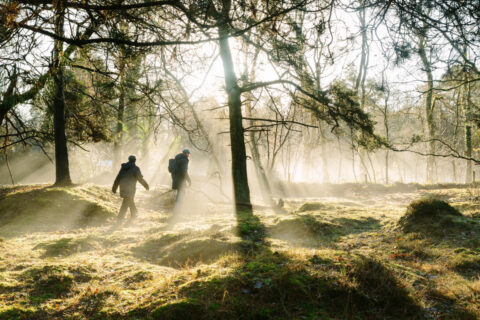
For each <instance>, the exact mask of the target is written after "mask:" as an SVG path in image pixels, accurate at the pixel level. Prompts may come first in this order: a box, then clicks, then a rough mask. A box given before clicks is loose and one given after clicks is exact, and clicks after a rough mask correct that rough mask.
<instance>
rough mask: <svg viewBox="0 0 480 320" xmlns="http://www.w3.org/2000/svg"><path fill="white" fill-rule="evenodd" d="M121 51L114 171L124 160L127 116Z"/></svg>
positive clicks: (123, 64)
mask: <svg viewBox="0 0 480 320" xmlns="http://www.w3.org/2000/svg"><path fill="white" fill-rule="evenodd" d="M120 52H122V54H121V55H120V57H119V61H118V66H119V67H118V69H119V70H118V71H119V73H120V87H119V96H118V109H117V126H116V130H115V138H114V142H113V171H115V170H118V167H119V166H120V163H121V162H122V146H123V127H124V116H125V61H124V55H123V50H120Z"/></svg>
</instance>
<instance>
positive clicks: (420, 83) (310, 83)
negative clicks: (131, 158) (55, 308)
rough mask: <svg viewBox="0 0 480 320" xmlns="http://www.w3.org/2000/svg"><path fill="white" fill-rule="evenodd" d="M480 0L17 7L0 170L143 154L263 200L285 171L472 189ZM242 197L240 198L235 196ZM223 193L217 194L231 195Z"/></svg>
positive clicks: (244, 202)
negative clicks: (183, 162)
mask: <svg viewBox="0 0 480 320" xmlns="http://www.w3.org/2000/svg"><path fill="white" fill-rule="evenodd" d="M479 12H480V7H479V3H478V1H464V2H459V1H435V0H432V1H426V0H425V1H415V2H412V1H389V2H388V3H386V2H384V1H378V2H377V1H366V0H365V1H363V0H362V1H318V0H303V1H302V0H291V1H261V0H251V1H248V0H246V1H230V0H221V1H220V0H218V1H211V0H206V1H88V2H83V1H73V0H71V1H62V0H59V1H54V2H51V1H4V2H3V3H2V4H0V19H1V26H0V41H1V47H0V52H1V54H0V64H1V67H0V79H1V80H0V90H1V96H0V121H1V122H0V123H1V128H0V134H1V135H0V137H1V141H0V143H1V146H2V160H1V161H2V163H1V172H0V175H1V176H0V177H1V178H0V179H1V180H0V182H1V183H2V184H8V183H33V182H51V183H53V182H55V183H56V184H58V185H68V184H70V183H72V182H73V183H82V182H89V181H90V182H96V183H106V184H110V183H111V181H112V179H113V175H114V174H115V173H116V171H117V170H118V168H119V164H120V163H121V162H125V161H126V157H127V156H128V155H129V154H136V155H137V158H138V163H139V165H140V167H141V168H142V170H143V173H144V176H145V177H146V179H147V180H148V181H149V182H152V183H153V184H169V183H170V177H169V175H168V171H167V164H168V158H170V157H172V156H174V155H175V154H176V153H178V152H179V151H180V150H182V149H183V148H185V147H188V148H190V149H191V151H192V157H191V167H190V171H191V173H192V178H193V180H194V184H195V180H197V181H201V183H205V184H208V185H209V187H208V188H206V189H204V190H205V191H207V190H208V193H209V194H210V196H212V197H220V198H222V199H223V200H222V201H227V200H229V199H235V203H236V204H237V208H249V207H250V206H251V202H252V200H251V195H252V196H253V197H257V198H262V199H263V200H265V201H266V202H269V201H272V199H271V198H272V192H271V190H272V189H273V188H275V187H276V186H277V185H278V184H279V183H280V182H282V181H283V182H311V183H322V182H323V183H343V182H361V183H364V182H368V183H387V184H390V183H394V182H419V183H447V182H455V183H470V182H472V179H473V175H474V174H473V172H474V170H475V164H476V163H478V152H477V148H478V144H479V140H478V122H479V110H478V104H479V99H480V98H479V97H480V87H479V79H480V76H479V70H478V56H479V55H478V53H479V52H478V51H479V44H480V30H479V25H478V23H477V22H478V19H479ZM232 195H233V197H232ZM217 200H218V199H217Z"/></svg>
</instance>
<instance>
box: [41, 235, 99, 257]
mask: <svg viewBox="0 0 480 320" xmlns="http://www.w3.org/2000/svg"><path fill="white" fill-rule="evenodd" d="M99 247H100V244H99V243H98V242H97V241H96V239H95V238H94V237H86V238H77V239H75V238H62V239H59V240H54V241H50V242H41V243H39V244H38V245H36V246H35V247H34V248H33V249H43V250H45V252H44V254H43V256H44V257H57V256H69V255H72V254H74V253H78V252H85V251H91V250H95V249H98V248H99Z"/></svg>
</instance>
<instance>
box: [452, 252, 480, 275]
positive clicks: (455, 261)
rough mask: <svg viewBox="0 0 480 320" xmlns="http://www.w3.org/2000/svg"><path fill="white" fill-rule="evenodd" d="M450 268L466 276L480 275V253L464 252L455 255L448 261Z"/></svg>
mask: <svg viewBox="0 0 480 320" xmlns="http://www.w3.org/2000/svg"><path fill="white" fill-rule="evenodd" d="M448 266H449V267H450V268H451V269H453V270H455V271H457V272H459V273H462V274H464V275H470V276H473V277H475V276H477V277H478V276H479V275H480V253H479V252H473V251H464V252H460V253H459V254H455V255H454V256H453V257H451V258H450V259H449V260H448Z"/></svg>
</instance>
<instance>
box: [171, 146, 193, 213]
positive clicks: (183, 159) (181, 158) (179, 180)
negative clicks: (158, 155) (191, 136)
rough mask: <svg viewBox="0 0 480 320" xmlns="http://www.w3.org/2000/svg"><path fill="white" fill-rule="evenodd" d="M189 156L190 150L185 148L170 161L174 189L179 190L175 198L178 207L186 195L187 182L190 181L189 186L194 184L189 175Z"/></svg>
mask: <svg viewBox="0 0 480 320" xmlns="http://www.w3.org/2000/svg"><path fill="white" fill-rule="evenodd" d="M189 157H190V151H189V150H188V149H185V150H183V152H182V153H179V154H177V155H176V156H175V159H170V160H169V162H168V171H169V172H170V173H171V174H172V189H173V190H176V191H177V196H176V198H175V207H176V208H177V206H178V205H179V203H180V202H181V201H182V199H183V196H184V195H185V187H186V183H185V182H188V186H191V185H192V180H190V176H189V175H188V162H189V160H188V158H189Z"/></svg>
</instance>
